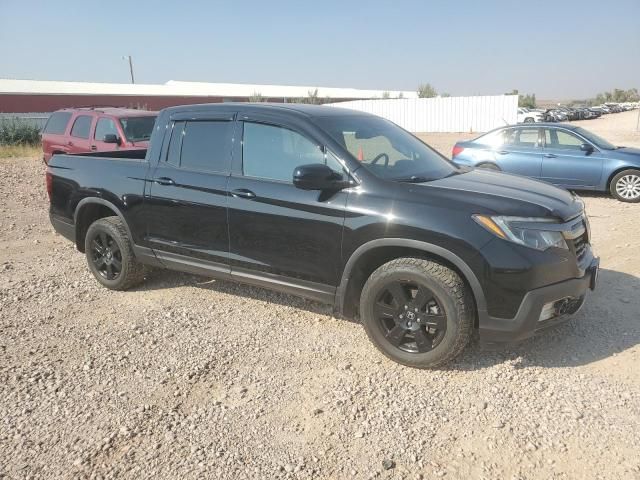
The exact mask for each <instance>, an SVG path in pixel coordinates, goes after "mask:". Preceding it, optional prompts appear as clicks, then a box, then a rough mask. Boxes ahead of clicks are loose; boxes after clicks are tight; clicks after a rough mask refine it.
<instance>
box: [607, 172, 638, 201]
mask: <svg viewBox="0 0 640 480" xmlns="http://www.w3.org/2000/svg"><path fill="white" fill-rule="evenodd" d="M609 191H610V192H611V195H612V196H613V197H614V198H616V199H618V200H620V201H621V202H627V203H638V202H640V170H623V171H622V172H620V173H618V174H617V175H616V176H614V177H613V178H612V179H611V184H610V185H609Z"/></svg>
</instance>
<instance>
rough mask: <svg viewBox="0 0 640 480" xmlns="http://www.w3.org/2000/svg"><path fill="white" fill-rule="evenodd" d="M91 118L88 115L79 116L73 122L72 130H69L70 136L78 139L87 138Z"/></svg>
mask: <svg viewBox="0 0 640 480" xmlns="http://www.w3.org/2000/svg"><path fill="white" fill-rule="evenodd" d="M91 120H92V118H91V117H90V116H88V115H80V116H79V117H78V118H76V121H75V122H73V128H72V129H71V136H72V137H78V138H89V130H90V129H91Z"/></svg>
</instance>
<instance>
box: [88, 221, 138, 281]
mask: <svg viewBox="0 0 640 480" xmlns="http://www.w3.org/2000/svg"><path fill="white" fill-rule="evenodd" d="M84 251H85V255H86V257H87V263H88V265H89V270H91V273H92V274H93V276H94V277H95V278H96V280H98V282H100V283H101V284H102V285H104V286H105V287H107V288H109V289H111V290H128V289H129V288H131V287H133V286H135V285H138V284H139V283H141V282H142V281H143V280H144V274H145V269H144V265H142V264H141V263H140V262H138V261H137V260H136V258H135V256H134V255H133V249H132V247H131V242H130V241H129V238H128V236H127V229H126V228H125V226H124V223H123V222H122V220H120V218H119V217H116V216H114V217H105V218H101V219H99V220H96V221H95V222H93V223H92V224H91V225H90V226H89V229H88V230H87V236H86V237H85V242H84Z"/></svg>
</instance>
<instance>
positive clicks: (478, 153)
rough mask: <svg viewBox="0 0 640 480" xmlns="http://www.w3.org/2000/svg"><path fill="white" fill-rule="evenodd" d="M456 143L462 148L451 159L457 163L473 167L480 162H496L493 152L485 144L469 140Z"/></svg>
mask: <svg viewBox="0 0 640 480" xmlns="http://www.w3.org/2000/svg"><path fill="white" fill-rule="evenodd" d="M457 145H458V146H460V147H463V148H464V150H463V151H462V152H460V153H459V154H458V155H456V157H455V158H454V159H453V162H454V163H455V164H457V165H461V166H468V167H475V166H477V165H479V164H481V163H487V162H488V163H496V158H495V157H496V156H495V153H494V152H493V150H492V149H491V147H489V146H487V145H481V144H478V143H471V142H460V143H458V144H457Z"/></svg>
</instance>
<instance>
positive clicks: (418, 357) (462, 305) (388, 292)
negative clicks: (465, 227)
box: [360, 258, 475, 368]
mask: <svg viewBox="0 0 640 480" xmlns="http://www.w3.org/2000/svg"><path fill="white" fill-rule="evenodd" d="M473 305H474V303H473V300H472V297H471V292H470V291H469V290H468V288H467V286H466V285H465V283H464V282H463V281H462V279H461V278H460V276H459V275H458V274H457V273H456V272H454V271H453V270H451V269H450V268H448V267H446V266H444V265H441V264H439V263H437V262H434V261H430V260H425V259H422V258H398V259H396V260H392V261H390V262H388V263H385V264H384V265H382V266H381V267H379V268H378V269H377V270H376V271H374V272H373V273H372V274H371V276H370V277H369V279H368V280H367V282H366V283H365V286H364V288H363V290H362V296H361V299H360V316H361V320H362V323H363V325H364V329H365V331H366V332H367V335H368V337H369V339H370V340H371V342H372V343H373V344H374V345H375V346H376V347H377V348H378V349H379V350H380V351H381V352H382V353H383V354H384V355H386V356H387V357H389V358H390V359H391V360H393V361H395V362H398V363H400V364H402V365H406V366H408V367H414V368H434V367H438V366H440V365H444V364H445V363H447V362H450V361H451V360H453V359H454V358H455V357H456V356H457V355H459V354H460V352H462V350H464V348H465V346H466V345H467V343H468V342H469V339H470V338H471V334H472V331H473V323H474V319H475V313H474V307H473Z"/></svg>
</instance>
